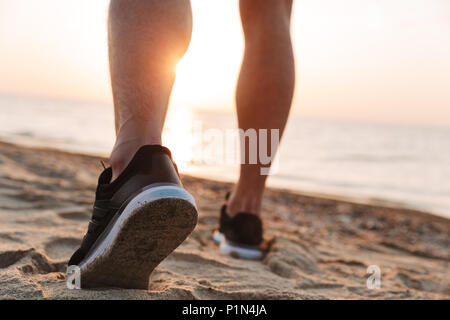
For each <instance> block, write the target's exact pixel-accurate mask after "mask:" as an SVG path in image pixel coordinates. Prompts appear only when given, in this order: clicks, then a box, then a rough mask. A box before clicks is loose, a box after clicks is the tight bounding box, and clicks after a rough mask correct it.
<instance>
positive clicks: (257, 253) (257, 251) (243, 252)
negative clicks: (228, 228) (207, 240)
mask: <svg viewBox="0 0 450 320" xmlns="http://www.w3.org/2000/svg"><path fill="white" fill-rule="evenodd" d="M213 240H214V242H215V243H216V244H218V245H219V250H220V252H221V253H223V254H226V255H229V256H232V257H237V258H240V259H246V260H261V259H262V257H263V252H262V250H261V248H259V247H257V246H245V247H244V246H240V245H237V244H234V243H232V242H230V241H227V239H226V238H225V236H224V235H223V234H222V233H221V232H219V231H218V230H216V231H214V233H213Z"/></svg>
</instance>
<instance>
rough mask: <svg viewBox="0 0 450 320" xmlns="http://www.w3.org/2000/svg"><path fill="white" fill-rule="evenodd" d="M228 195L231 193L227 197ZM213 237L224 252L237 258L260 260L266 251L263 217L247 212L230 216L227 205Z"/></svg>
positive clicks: (222, 211)
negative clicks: (264, 246)
mask: <svg viewBox="0 0 450 320" xmlns="http://www.w3.org/2000/svg"><path fill="white" fill-rule="evenodd" d="M228 197H229V193H228V194H227V196H226V198H225V199H226V200H228ZM213 239H214V241H215V242H216V243H217V244H218V245H220V251H221V252H222V253H224V254H227V255H230V256H233V257H236V258H241V259H251V260H259V259H262V258H263V256H264V253H265V249H264V248H263V225H262V221H261V219H260V218H259V217H258V216H256V215H254V214H251V213H246V212H240V213H238V214H236V215H235V216H234V217H230V216H229V215H228V214H227V206H226V205H223V206H222V209H221V210H220V220H219V228H218V229H217V230H216V231H214V234H213Z"/></svg>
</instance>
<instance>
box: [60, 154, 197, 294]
mask: <svg viewBox="0 0 450 320" xmlns="http://www.w3.org/2000/svg"><path fill="white" fill-rule="evenodd" d="M111 177H112V170H111V168H108V169H105V171H104V172H103V173H102V174H101V175H100V178H99V180H98V187H97V191H96V199H95V203H94V209H93V214H92V220H91V221H90V223H89V228H88V231H87V234H86V235H85V237H84V238H83V241H82V243H81V247H80V248H79V249H78V250H77V251H76V252H75V253H74V254H73V256H72V257H71V258H70V261H69V266H71V265H77V266H78V267H79V268H80V272H81V286H82V287H83V288H87V287H101V286H114V287H121V288H140V289H147V288H148V283H149V277H150V274H151V272H152V271H153V270H154V269H155V268H156V266H157V265H158V264H159V263H160V262H161V261H162V260H164V258H166V257H167V256H168V255H169V254H170V253H171V252H172V251H173V250H175V248H177V247H178V246H179V245H180V244H181V243H182V242H183V241H184V240H185V239H186V237H187V236H188V235H189V234H190V233H191V232H192V230H193V229H194V227H195V225H196V224H197V209H196V205H195V201H194V198H193V197H192V196H191V195H190V194H189V193H188V192H187V191H186V190H185V189H183V187H182V184H181V182H180V179H179V176H178V172H177V170H176V166H175V164H174V163H173V161H172V157H171V154H170V151H169V150H168V149H167V148H165V147H162V146H158V145H151V146H150V145H149V146H144V147H142V148H140V149H139V151H138V152H137V153H136V155H135V156H134V158H133V159H132V160H131V162H130V164H129V165H128V166H127V167H126V168H125V170H124V171H123V173H122V174H121V175H120V176H119V177H118V178H117V179H116V180H115V181H113V182H112V183H110V181H111Z"/></svg>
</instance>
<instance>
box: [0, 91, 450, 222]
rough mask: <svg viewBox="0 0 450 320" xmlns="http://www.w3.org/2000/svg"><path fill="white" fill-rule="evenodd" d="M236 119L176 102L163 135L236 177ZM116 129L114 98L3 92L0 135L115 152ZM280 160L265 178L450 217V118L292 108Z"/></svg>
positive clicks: (184, 160) (200, 166)
mask: <svg viewBox="0 0 450 320" xmlns="http://www.w3.org/2000/svg"><path fill="white" fill-rule="evenodd" d="M236 122H237V121H236V116H235V114H234V112H233V109H232V108H231V107H230V109H229V110H221V111H212V110H191V109H188V108H184V107H183V106H173V107H172V108H171V109H170V111H169V114H168V118H167V121H166V126H165V130H164V134H163V143H164V144H165V145H167V146H168V147H169V148H170V149H171V150H172V152H173V155H174V158H175V160H176V162H177V163H178V166H179V168H180V171H181V172H183V173H186V174H190V175H193V176H199V177H203V178H211V179H217V180H223V181H234V180H235V179H236V178H237V177H238V173H239V147H238V144H236V143H235V142H236V141H237V140H233V139H234V138H236V136H235V133H236V132H237V131H236V130H235V128H236ZM114 136H115V132H114V118H113V110H112V106H111V105H110V104H106V103H93V102H79V101H64V100H54V99H46V98H35V97H16V96H0V140H2V141H7V142H12V143H16V144H22V145H26V146H38V147H51V148H57V149H61V150H66V151H71V152H81V153H87V154H92V155H97V156H108V154H109V153H110V151H111V148H112V146H113V144H114ZM233 141H234V142H233ZM0 152H1V151H0ZM230 155H231V156H230ZM274 163H275V164H276V165H275V166H274V169H273V170H272V171H271V172H270V175H269V177H268V185H269V186H272V187H277V188H283V189H290V190H294V191H297V192H301V193H306V194H312V195H320V196H326V197H339V198H344V199H349V200H354V201H362V202H370V203H380V204H384V205H388V206H398V207H404V208H411V209H417V210H423V211H428V212H431V213H433V214H436V215H441V216H445V217H448V218H450V128H449V127H425V126H405V125H394V124H380V123H364V122H352V121H342V120H330V119H311V118H305V117H301V116H297V115H292V116H291V117H290V119H289V122H288V125H287V128H286V132H285V134H284V136H283V139H282V141H281V144H280V147H279V152H278V155H277V157H276V160H275V161H274ZM99 170H100V168H99Z"/></svg>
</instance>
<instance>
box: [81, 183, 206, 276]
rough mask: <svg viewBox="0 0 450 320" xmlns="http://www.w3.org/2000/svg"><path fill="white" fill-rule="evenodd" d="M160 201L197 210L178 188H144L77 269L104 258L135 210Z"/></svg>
mask: <svg viewBox="0 0 450 320" xmlns="http://www.w3.org/2000/svg"><path fill="white" fill-rule="evenodd" d="M160 199H181V200H185V201H188V202H189V203H190V204H191V205H192V206H193V207H194V208H195V209H196V208H197V206H196V203H195V200H194V197H193V196H192V195H191V194H189V193H188V192H187V191H186V190H184V189H183V188H181V187H179V186H175V185H174V186H172V185H162V186H148V187H147V188H144V189H143V190H142V191H141V192H140V193H139V194H138V195H136V196H134V198H133V199H131V201H130V202H129V203H128V204H127V205H126V207H125V208H124V209H123V211H122V213H121V214H120V216H119V217H118V218H117V220H116V221H115V222H114V225H113V226H112V228H111V229H110V230H109V232H108V234H107V235H106V237H105V238H104V239H103V241H102V242H101V243H100V244H99V245H98V246H97V247H96V248H95V250H94V251H93V252H92V253H90V254H89V255H88V256H87V258H85V259H84V260H83V261H82V262H81V263H80V265H79V267H80V269H81V271H84V270H85V269H86V268H87V267H89V265H90V264H92V263H93V262H95V261H96V260H97V259H99V258H101V257H102V256H104V255H105V253H107V252H108V251H109V249H110V248H111V247H112V245H113V244H114V242H115V240H116V238H117V236H118V234H119V232H120V230H121V229H122V227H123V226H124V224H125V223H126V221H127V220H128V219H129V218H130V217H131V216H132V215H133V213H134V212H136V209H139V208H141V207H144V206H145V205H147V204H149V203H151V202H153V201H157V200H160Z"/></svg>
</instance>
